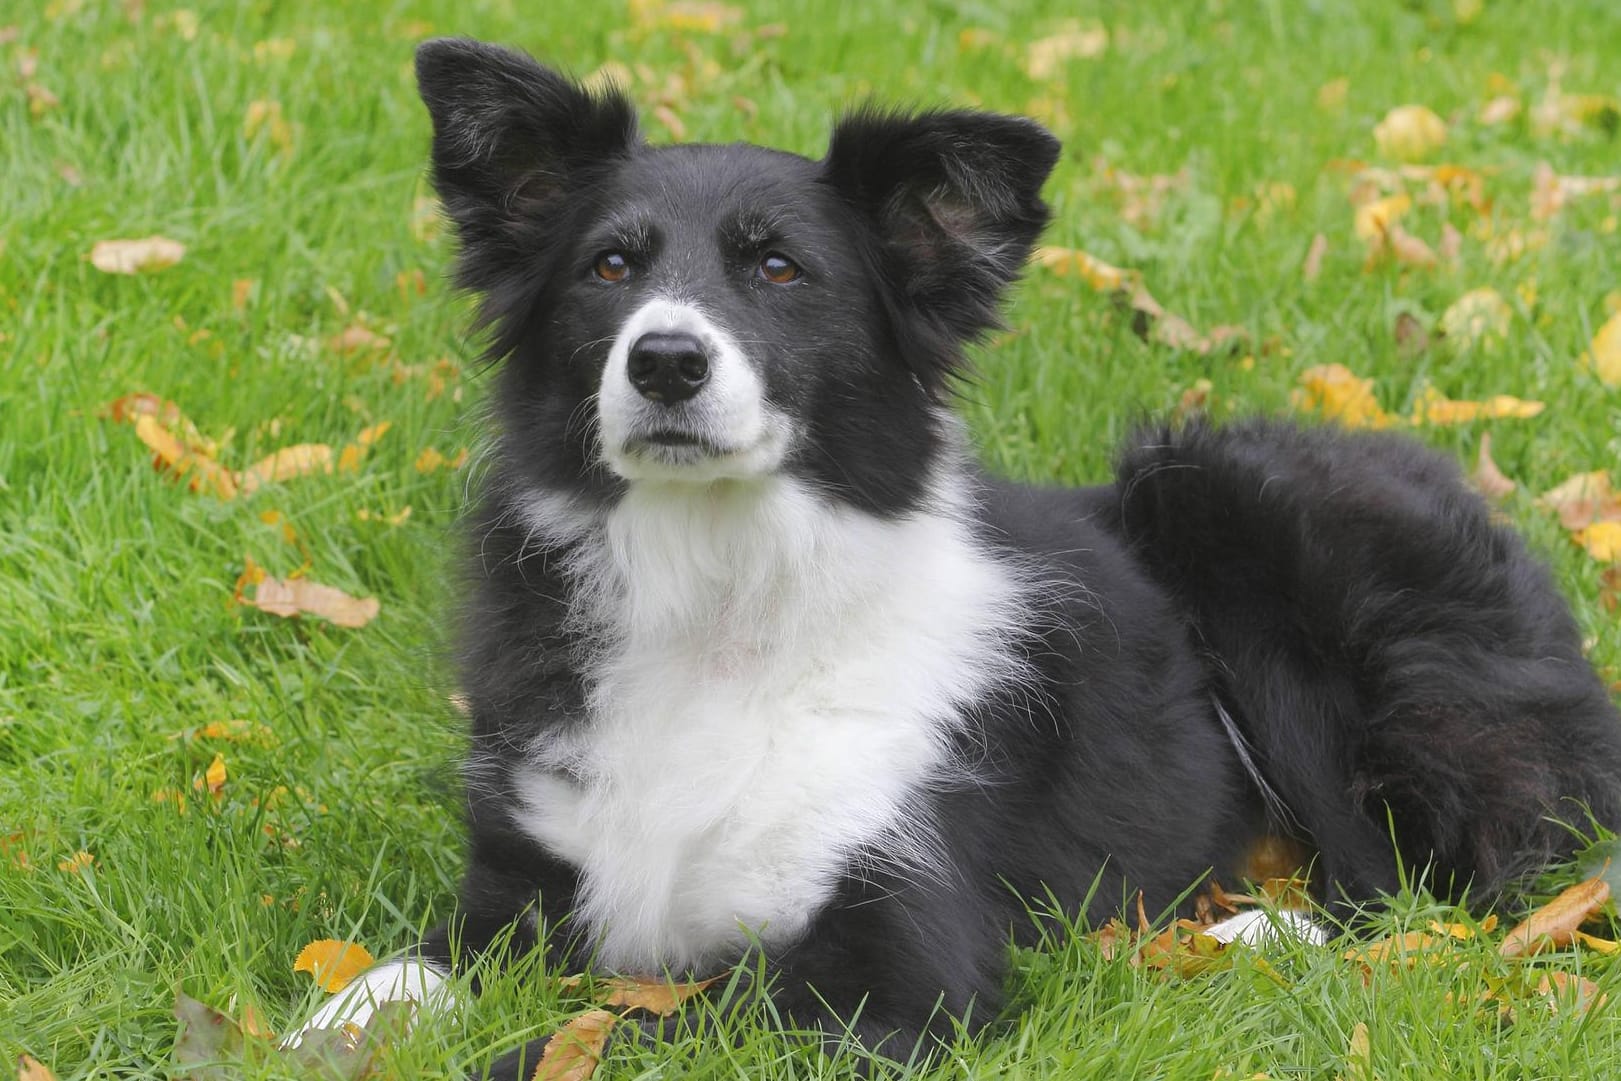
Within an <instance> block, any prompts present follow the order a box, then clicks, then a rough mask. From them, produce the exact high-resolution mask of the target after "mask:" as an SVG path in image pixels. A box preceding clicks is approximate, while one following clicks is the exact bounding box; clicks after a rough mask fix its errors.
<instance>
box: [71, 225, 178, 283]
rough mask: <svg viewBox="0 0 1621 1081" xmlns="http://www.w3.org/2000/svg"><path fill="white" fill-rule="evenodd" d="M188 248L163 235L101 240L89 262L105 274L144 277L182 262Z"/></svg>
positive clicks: (91, 254)
mask: <svg viewBox="0 0 1621 1081" xmlns="http://www.w3.org/2000/svg"><path fill="white" fill-rule="evenodd" d="M185 254H186V246H185V245H184V244H182V243H180V242H179V241H178V240H170V239H169V238H168V237H163V236H156V235H154V236H149V237H143V238H141V239H139V240H102V241H98V242H97V243H96V245H95V246H94V247H92V248H91V249H90V263H91V265H92V266H94V267H95V268H96V269H97V270H99V271H102V272H103V273H105V274H143V273H148V272H151V271H157V270H164V269H167V268H168V267H172V266H174V265H175V264H176V263H178V262H180V260H181V258H182V257H183V256H184V255H185Z"/></svg>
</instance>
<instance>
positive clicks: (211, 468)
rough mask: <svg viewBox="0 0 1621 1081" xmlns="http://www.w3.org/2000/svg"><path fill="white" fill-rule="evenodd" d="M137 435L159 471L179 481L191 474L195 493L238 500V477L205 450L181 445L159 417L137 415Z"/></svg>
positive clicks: (184, 444)
mask: <svg viewBox="0 0 1621 1081" xmlns="http://www.w3.org/2000/svg"><path fill="white" fill-rule="evenodd" d="M135 435H136V437H137V438H139V439H140V441H141V442H143V443H145V444H146V445H147V447H148V448H150V449H151V451H152V454H153V464H154V465H155V466H156V467H157V468H158V469H160V470H164V471H167V472H171V473H173V474H174V475H175V477H176V478H177V479H178V478H180V477H184V476H186V475H187V474H188V473H190V474H192V478H191V482H190V486H191V490H192V491H194V492H195V491H203V490H206V491H208V492H209V493H211V494H213V495H216V496H218V497H219V498H221V499H235V498H236V493H237V483H236V475H235V474H233V473H232V472H231V471H230V470H228V469H226V468H224V467H223V466H221V465H220V464H219V463H218V462H216V461H214V459H213V458H212V457H211V456H209V455H208V454H207V453H206V452H204V451H203V450H200V449H198V448H197V447H195V446H188V445H187V444H186V443H184V442H182V441H181V440H180V439H179V438H178V437H176V436H175V434H174V433H173V432H171V431H170V430H169V429H168V428H166V427H164V426H163V425H162V424H161V423H160V422H159V421H158V419H157V418H156V417H154V416H151V415H149V414H146V413H139V414H137V415H136V417H135Z"/></svg>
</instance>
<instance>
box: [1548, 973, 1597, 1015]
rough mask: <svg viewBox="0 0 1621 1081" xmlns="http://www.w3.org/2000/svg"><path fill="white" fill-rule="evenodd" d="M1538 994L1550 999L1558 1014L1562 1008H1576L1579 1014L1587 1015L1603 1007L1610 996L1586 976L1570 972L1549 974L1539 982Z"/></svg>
mask: <svg viewBox="0 0 1621 1081" xmlns="http://www.w3.org/2000/svg"><path fill="white" fill-rule="evenodd" d="M1536 992H1537V994H1539V995H1543V996H1545V997H1546V998H1547V999H1548V1004H1549V1005H1550V1006H1552V1007H1553V1009H1554V1011H1555V1012H1556V1013H1557V1012H1558V1010H1559V1008H1560V1006H1562V1005H1568V1006H1574V1007H1575V1008H1576V1012H1577V1013H1586V1012H1587V1011H1588V1010H1589V1009H1591V1008H1592V1007H1594V1006H1602V1005H1604V1004H1605V1003H1606V1002H1608V1001H1609V998H1610V996H1609V995H1606V994H1604V993H1603V992H1601V991H1600V990H1599V987H1598V984H1596V983H1594V982H1593V981H1592V980H1590V979H1588V978H1587V977H1585V976H1577V975H1574V974H1572V973H1569V972H1548V973H1545V974H1544V975H1543V976H1542V978H1541V979H1539V980H1537V986H1536Z"/></svg>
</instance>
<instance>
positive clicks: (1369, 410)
mask: <svg viewBox="0 0 1621 1081" xmlns="http://www.w3.org/2000/svg"><path fill="white" fill-rule="evenodd" d="M1291 400H1292V402H1293V404H1294V407H1295V408H1296V409H1299V410H1303V411H1309V412H1316V413H1320V414H1322V416H1323V417H1324V418H1325V419H1327V420H1336V421H1339V422H1340V423H1341V424H1343V425H1345V426H1346V427H1347V428H1388V427H1389V426H1390V424H1391V421H1392V418H1391V416H1390V415H1389V414H1388V413H1386V412H1385V411H1384V410H1383V409H1381V408H1379V402H1378V399H1376V398H1375V397H1374V396H1373V380H1371V379H1363V378H1361V377H1360V376H1358V375H1357V374H1356V373H1355V372H1353V371H1351V370H1350V369H1349V368H1347V367H1345V366H1344V365H1342V364H1321V365H1318V366H1317V367H1314V368H1307V369H1306V370H1305V371H1303V372H1301V373H1300V389H1298V390H1296V391H1295V392H1294V393H1293V395H1291Z"/></svg>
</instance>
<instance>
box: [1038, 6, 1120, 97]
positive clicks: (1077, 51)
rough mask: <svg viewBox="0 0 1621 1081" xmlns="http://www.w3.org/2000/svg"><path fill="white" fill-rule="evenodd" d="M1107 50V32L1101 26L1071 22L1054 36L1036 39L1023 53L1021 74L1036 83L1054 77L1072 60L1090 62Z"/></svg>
mask: <svg viewBox="0 0 1621 1081" xmlns="http://www.w3.org/2000/svg"><path fill="white" fill-rule="evenodd" d="M1108 48H1109V31H1108V29H1107V28H1106V27H1104V26H1102V25H1101V24H1093V25H1083V24H1081V23H1079V22H1075V21H1073V20H1071V21H1070V22H1067V23H1065V24H1064V28H1063V29H1062V30H1060V31H1059V32H1058V33H1056V34H1051V35H1049V36H1047V37H1044V38H1039V39H1037V40H1036V41H1033V42H1031V43H1030V47H1029V48H1028V49H1026V50H1025V57H1024V70H1025V72H1026V73H1028V74H1029V76H1030V78H1032V79H1035V80H1036V81H1037V82H1045V81H1046V80H1048V79H1052V78H1054V77H1056V76H1057V75H1058V74H1059V73H1060V72H1061V71H1062V70H1063V68H1064V65H1065V64H1066V63H1068V62H1069V61H1071V60H1093V59H1096V58H1097V57H1100V56H1102V55H1103V54H1104V53H1105V52H1107V51H1108Z"/></svg>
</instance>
